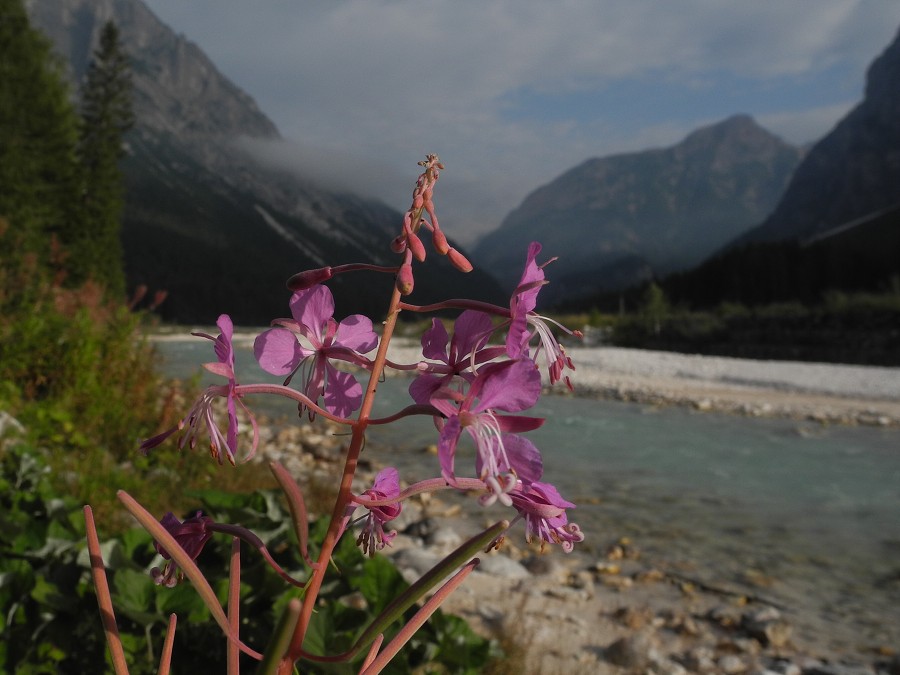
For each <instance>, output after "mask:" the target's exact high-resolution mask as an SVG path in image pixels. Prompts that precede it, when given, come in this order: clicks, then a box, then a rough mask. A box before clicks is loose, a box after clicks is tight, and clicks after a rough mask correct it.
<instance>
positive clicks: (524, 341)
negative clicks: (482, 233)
mask: <svg viewBox="0 0 900 675" xmlns="http://www.w3.org/2000/svg"><path fill="white" fill-rule="evenodd" d="M540 252H541V245H540V244H539V243H537V242H536V241H535V242H531V245H529V247H528V255H527V257H526V259H525V270H524V271H523V272H522V278H521V279H520V280H519V285H518V286H517V287H516V289H515V290H514V291H513V294H512V297H511V298H510V301H509V311H510V315H511V323H510V326H509V332H508V333H507V337H506V351H507V354H508V355H509V357H510V358H511V359H517V358H521V357H523V356H528V344H529V342H530V341H531V338H532V337H533V336H534V334H537V335H538V337H539V338H540V345H539V346H538V347H537V349H536V350H535V352H534V353H533V354H532V355H531V358H536V357H537V352H538V351H540V350H541V349H543V351H544V358H545V359H546V361H547V369H548V371H549V375H550V384H556V383H557V382H558V381H559V380H560V379H564V381H565V383H566V386H567V387H568V388H569V389H572V383H571V381H570V380H569V377H568V376H565V377H564V378H563V374H562V373H563V369H564V368H568V369H569V370H575V365H574V364H573V363H572V359H570V358H569V356H568V354H566V350H565V349H564V348H563V346H562V345H561V344H559V341H558V340H557V339H556V337H554V335H553V331H552V330H551V329H550V326H548V325H547V322H550V323H553V324H555V325H556V326H558V327H559V328H561V329H562V330H563V331H565V332H566V333H568V334H569V335H575V336H577V337H581V333H580V332H579V331H571V330H569V329H568V328H566V327H565V326H562V325H560V324H559V323H557V322H556V321H553V320H552V319H548V318H547V317H545V316H541V315H539V314H535V312H534V308H535V306H536V305H537V296H538V293H539V292H540V290H541V286H543V285H544V284H546V283H547V281H546V280H545V278H544V267H546V266H547V265H549V264H550V263H551V262H553V261H554V260H555V258H551V259H550V260H548V261H547V262H545V263H544V264H542V265H538V264H537V262H535V258H537V255H538V253H540ZM529 325H531V326H533V327H534V330H535V332H534V333H529V332H528V326H529Z"/></svg>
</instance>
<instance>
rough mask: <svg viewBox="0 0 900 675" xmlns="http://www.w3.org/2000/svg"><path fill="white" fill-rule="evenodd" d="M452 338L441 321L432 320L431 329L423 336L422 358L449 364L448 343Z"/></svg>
mask: <svg viewBox="0 0 900 675" xmlns="http://www.w3.org/2000/svg"><path fill="white" fill-rule="evenodd" d="M449 340H450V336H449V335H447V329H446V328H444V324H443V323H441V321H440V319H432V320H431V328H429V329H428V330H427V331H425V332H424V333H423V334H422V356H424V357H425V358H426V359H431V360H432V361H442V362H443V363H447V342H448V341H449Z"/></svg>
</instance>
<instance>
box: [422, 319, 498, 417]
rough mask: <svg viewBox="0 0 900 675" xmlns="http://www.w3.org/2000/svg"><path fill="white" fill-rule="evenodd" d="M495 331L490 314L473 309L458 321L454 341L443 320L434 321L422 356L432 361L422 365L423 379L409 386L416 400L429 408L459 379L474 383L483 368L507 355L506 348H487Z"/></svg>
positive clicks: (424, 334)
mask: <svg viewBox="0 0 900 675" xmlns="http://www.w3.org/2000/svg"><path fill="white" fill-rule="evenodd" d="M493 330H494V324H493V322H492V321H491V317H490V315H489V314H487V313H485V312H479V311H476V310H471V309H467V310H466V311H464V312H463V313H462V314H460V315H459V316H458V317H457V318H456V321H455V322H454V324H453V337H452V338H451V337H450V336H449V335H448V334H447V329H446V328H444V324H443V323H441V321H440V320H438V319H432V320H431V328H429V329H428V330H427V331H425V332H424V333H423V334H422V356H424V357H425V358H426V359H430V361H422V362H420V363H419V366H418V370H419V372H420V375H419V376H418V377H416V379H414V380H413V381H412V384H410V385H409V395H410V396H411V397H412V399H413V400H414V401H415V402H416V403H418V404H421V405H424V404H427V403H429V402H430V399H431V395H432V394H433V393H434V392H435V391H437V390H438V389H440V388H441V387H442V386H446V385H447V384H449V383H450V380H451V379H452V378H453V377H454V376H455V375H460V376H462V377H463V378H465V379H467V380H469V381H471V380H472V379H473V378H474V377H475V371H476V369H477V367H478V366H479V365H481V364H482V363H485V362H486V361H490V360H491V359H493V358H496V357H497V356H500V355H501V354H503V352H504V349H503V347H487V341H488V338H490V336H491V333H492V332H493ZM435 361H437V362H438V363H434V362H435Z"/></svg>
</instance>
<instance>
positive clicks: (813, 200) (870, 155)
mask: <svg viewBox="0 0 900 675" xmlns="http://www.w3.org/2000/svg"><path fill="white" fill-rule="evenodd" d="M898 204H900V32H898V34H897V37H896V38H895V39H894V41H893V42H892V43H891V44H890V45H889V46H888V47H887V49H885V51H884V52H883V53H882V54H881V55H880V56H879V57H878V58H877V59H875V61H873V62H872V64H871V66H869V70H868V73H867V75H866V89H865V96H864V98H863V100H862V102H861V103H860V104H859V105H857V106H856V107H855V108H854V109H853V110H852V111H851V112H850V113H848V114H847V116H846V117H844V118H843V119H842V120H841V121H840V122H839V123H838V124H837V126H836V127H835V128H834V129H833V130H832V131H831V132H830V133H828V135H826V136H825V137H824V138H822V139H821V140H820V141H819V142H818V143H816V144H815V145H814V146H813V147H812V149H811V150H810V151H809V153H808V154H807V155H806V157H805V158H804V159H803V162H802V163H801V164H800V166H798V167H797V171H796V172H795V174H794V177H793V179H792V180H791V182H790V184H789V185H788V188H787V190H786V191H785V193H784V197H783V198H782V199H781V201H780V202H779V203H778V205H777V206H776V208H775V209H774V210H773V211H772V213H771V215H769V216H768V217H767V218H766V219H765V221H763V222H762V224H760V225H759V226H758V227H756V228H754V229H753V230H751V231H750V232H748V233H746V235H744V236H743V237H741V238H740V239H738V241H737V242H736V244H739V243H746V242H762V241H778V240H787V239H801V240H805V239H808V238H811V237H816V236H819V235H822V234H823V233H825V232H827V231H829V230H832V229H834V228H837V227H840V226H842V225H844V224H847V223H849V222H851V221H860V222H862V221H865V220H867V219H868V218H869V217H871V216H874V215H876V214H877V213H878V212H882V211H884V210H887V209H891V208H892V207H895V206H897V205H898Z"/></svg>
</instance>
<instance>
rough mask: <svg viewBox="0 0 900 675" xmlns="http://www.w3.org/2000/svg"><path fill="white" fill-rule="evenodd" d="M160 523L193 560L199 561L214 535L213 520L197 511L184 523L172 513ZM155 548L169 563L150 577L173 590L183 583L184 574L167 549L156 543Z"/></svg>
mask: <svg viewBox="0 0 900 675" xmlns="http://www.w3.org/2000/svg"><path fill="white" fill-rule="evenodd" d="M159 522H160V523H161V524H162V526H163V527H165V528H166V529H167V530H168V531H169V534H171V535H172V536H173V537H175V541H177V542H178V543H179V544H181V548H183V549H184V551H185V553H187V554H188V555H189V556H190V557H191V560H196V559H197V556H199V555H200V552H201V551H202V550H203V547H204V546H205V545H206V542H208V541H209V540H210V539H211V538H212V535H213V532H212V530H211V529H210V528H209V526H210V525H211V524H212V522H213V519H212V518H210V517H209V516H204V515H202V511H197V513H196V514H194V516H193V517H192V518H187V519H186V520H185V521H184V522H181V521H180V520H178V518H176V517H175V515H174V514H173V513H172V512H171V511H170V512H169V513H167V514H166V515H164V516H163V517H162V518H161V519H160V521H159ZM153 546H154V547H155V548H156V552H157V553H159V554H160V555H161V556H162V557H163V558H164V559H165V560H166V561H167V562H166V564H165V565H164V566H163V569H162V570H160V569H159V568H158V567H154V568H153V569H151V570H150V576H152V577H153V581H155V582H156V585H157V586H161V585H165V586H168V587H169V588H171V587H173V586H175V584H177V583H178V582H179V581H181V579H182V577H183V574H182V573H181V570H180V569H179V567H178V565H176V564H175V563H174V562H173V561H172V556H171V555H169V552H168V551H166V549H164V548H163V547H162V546H160V545H159V543H158V542H156V541H154V542H153Z"/></svg>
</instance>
